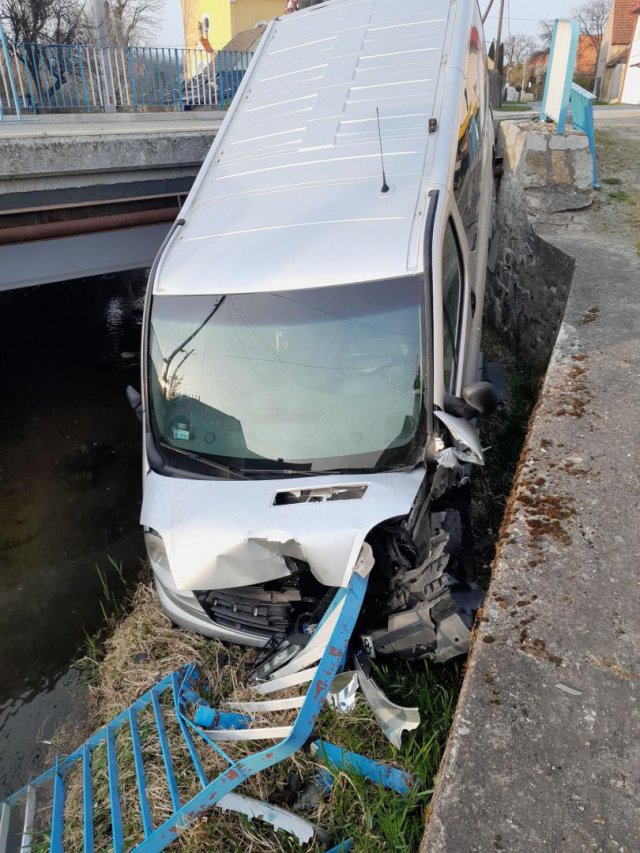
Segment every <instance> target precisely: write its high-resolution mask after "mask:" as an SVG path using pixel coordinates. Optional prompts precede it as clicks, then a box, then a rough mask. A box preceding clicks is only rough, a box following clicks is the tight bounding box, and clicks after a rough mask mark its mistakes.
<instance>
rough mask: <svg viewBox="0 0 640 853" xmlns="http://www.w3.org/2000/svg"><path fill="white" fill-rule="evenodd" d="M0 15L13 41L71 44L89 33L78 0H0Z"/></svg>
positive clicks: (87, 24) (82, 6) (88, 27)
mask: <svg viewBox="0 0 640 853" xmlns="http://www.w3.org/2000/svg"><path fill="white" fill-rule="evenodd" d="M0 17H1V18H2V20H3V23H4V24H5V29H6V32H7V36H8V37H9V38H10V39H11V40H12V41H13V42H45V43H48V44H73V43H74V42H78V41H81V40H86V39H87V38H89V37H90V30H91V22H90V20H89V18H88V17H87V15H86V13H85V6H84V3H83V2H81V0H0Z"/></svg>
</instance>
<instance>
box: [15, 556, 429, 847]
mask: <svg viewBox="0 0 640 853" xmlns="http://www.w3.org/2000/svg"><path fill="white" fill-rule="evenodd" d="M372 567H373V555H372V551H371V547H370V546H369V545H368V544H366V543H365V545H363V547H362V550H361V552H360V556H359V557H358V560H357V562H356V566H355V569H354V572H353V575H352V577H351V580H350V583H349V585H348V586H347V587H346V588H341V589H338V590H337V592H336V594H335V596H334V598H333V601H332V602H331V604H330V605H329V607H328V608H327V609H326V611H325V613H324V615H323V617H322V619H321V621H320V622H319V624H318V625H317V627H316V629H315V630H314V632H313V634H312V636H311V639H310V640H309V642H308V644H307V645H306V646H305V647H304V648H303V649H301V650H300V651H299V652H298V653H297V654H296V655H295V656H294V657H292V658H291V659H290V660H287V661H286V662H285V663H284V664H283V665H282V666H280V667H279V668H277V669H276V670H275V671H274V672H272V673H271V674H270V677H269V680H268V681H265V682H264V683H263V684H260V685H259V686H258V688H257V692H258V693H259V694H261V695H263V696H271V695H272V694H277V693H279V692H280V691H282V690H289V689H290V688H291V687H293V686H297V685H303V684H309V688H308V691H307V692H306V694H304V695H300V696H295V697H291V696H287V697H285V698H277V697H276V698H268V699H264V700H259V701H257V702H227V703H225V705H224V708H223V709H222V710H218V709H215V708H211V707H210V706H209V704H208V703H207V702H206V701H205V699H204V698H203V697H202V696H201V695H200V694H199V693H198V681H199V673H198V670H197V668H196V666H195V665H193V664H190V665H188V666H185V667H183V668H182V669H180V670H177V671H176V672H174V673H172V674H171V675H168V676H166V677H165V678H163V679H162V680H161V681H159V682H158V683H157V684H155V685H154V686H153V687H152V688H151V689H150V690H148V691H147V692H146V693H144V694H143V695H142V696H141V697H140V698H139V699H137V700H136V701H135V702H133V703H132V704H131V705H130V706H129V708H127V709H126V710H124V711H123V712H122V713H121V714H119V715H118V716H117V717H115V719H113V720H112V721H111V722H110V723H108V724H107V725H106V726H104V727H103V728H101V729H100V730H99V731H98V732H96V733H95V734H94V735H92V736H91V737H90V738H89V739H88V740H87V741H85V743H83V744H82V746H80V747H79V748H78V749H77V750H75V752H73V753H71V755H69V756H67V757H66V758H64V759H62V760H59V759H56V762H55V764H54V766H53V767H51V768H49V769H48V770H47V771H46V772H45V773H43V774H42V775H41V776H39V777H38V778H37V779H34V780H33V781H32V782H30V783H29V785H27V786H25V787H24V788H22V789H20V790H19V791H17V792H16V793H15V794H13V795H12V796H11V797H9V799H8V800H6V801H5V802H4V803H3V804H2V810H1V812H0V853H9V851H10V850H12V849H15V846H16V842H17V843H18V844H19V848H20V849H21V851H23V853H26V851H30V850H31V847H32V839H33V836H34V833H35V831H36V829H37V831H38V834H39V837H40V835H41V834H43V837H48V838H49V850H50V851H51V853H62V851H63V837H64V831H65V825H64V820H65V799H66V794H67V790H66V789H67V782H68V778H69V775H70V773H71V771H72V770H74V769H75V770H79V771H80V773H81V778H82V797H83V822H84V826H83V839H84V845H83V846H84V851H85V853H91V851H93V850H94V846H95V842H94V818H95V802H94V779H93V773H94V767H93V762H92V756H93V753H94V751H95V750H96V749H97V748H98V747H101V746H104V747H105V749H106V757H107V761H106V764H107V772H108V790H109V798H110V816H111V826H110V833H109V834H110V837H111V843H112V848H113V851H114V853H124V851H125V850H127V851H138V853H156V851H161V850H164V849H165V848H166V847H168V846H169V845H170V844H171V843H172V842H173V841H175V839H176V836H177V835H178V834H179V833H180V832H181V831H182V830H183V829H184V828H186V827H187V826H189V825H191V824H193V823H194V822H195V821H196V820H197V819H198V818H199V817H201V816H202V815H203V814H205V813H206V812H207V811H209V810H210V809H212V808H213V807H216V806H217V807H218V808H221V809H222V810H223V811H233V812H238V813H240V814H243V815H245V816H247V817H249V818H260V819H261V820H264V821H267V822H268V823H270V824H271V825H272V826H273V827H274V828H275V829H282V830H285V831H287V832H289V833H292V834H293V835H295V836H296V837H297V838H298V839H299V840H300V841H301V842H302V843H306V842H308V841H311V840H312V839H314V838H315V839H316V841H320V843H322V842H323V841H325V840H326V839H323V834H322V832H321V831H320V830H319V829H318V828H317V827H316V826H315V825H313V824H312V823H310V822H309V821H307V820H306V819H305V818H303V817H301V816H300V815H296V814H292V813H291V812H289V811H287V810H285V809H282V808H280V807H279V806H277V805H275V804H271V803H264V802H261V801H259V800H255V799H253V798H251V797H246V796H243V795H240V794H237V793H235V789H236V788H237V787H238V786H239V785H240V784H241V783H242V782H244V781H246V780H247V779H249V778H250V777H251V776H253V775H255V774H257V773H259V772H261V771H262V770H266V769H267V768H268V767H271V766H272V765H274V764H277V763H279V762H281V761H283V760H285V759H287V758H289V757H291V756H292V755H293V754H294V752H296V750H298V749H300V748H302V747H303V746H304V745H305V744H306V743H307V742H308V741H309V739H310V737H311V735H312V733H313V729H314V726H315V722H316V719H317V717H318V714H319V713H320V710H321V708H322V705H323V703H324V702H325V700H326V698H327V695H328V693H329V691H330V690H331V688H332V685H333V684H334V682H335V679H336V676H337V675H338V674H339V673H340V671H341V669H342V667H343V665H344V661H345V659H346V657H347V651H348V645H349V641H350V639H351V636H352V633H353V630H354V627H355V624H356V620H357V618H358V615H359V613H360V610H361V607H362V602H363V600H364V595H365V591H366V588H367V582H368V577H369V573H370V572H371V569H372ZM358 677H359V678H360V676H358ZM167 698H168V699H169V700H170V702H169V703H167V701H166V699H167ZM163 699H164V700H165V701H164V703H163V701H162V700H163ZM145 709H151V711H152V713H153V720H154V724H155V728H152V730H151V733H149V732H148V731H147V727H146V726H145V727H142V726H140V725H139V715H140V713H141V712H142V711H144V710H145ZM288 709H298V715H297V717H296V719H295V721H294V723H293V724H292V725H290V726H266V727H258V728H254V727H253V726H254V724H255V720H256V717H259V718H263V717H264V716H265V715H268V714H269V713H273V712H276V711H281V710H288ZM169 714H172V715H175V720H174V722H177V724H178V728H179V732H180V735H181V737H182V741H183V743H184V746H185V747H186V749H187V752H188V754H189V756H190V759H191V762H192V765H193V767H192V769H193V773H194V774H195V776H196V777H197V778H198V780H199V782H200V787H201V790H200V792H199V793H198V794H196V795H195V796H194V797H192V798H191V799H189V800H188V801H186V802H183V801H182V798H181V796H180V790H179V786H178V784H177V780H176V773H175V769H174V759H173V756H172V751H171V743H170V741H169V738H168V737H167V721H168V715H169ZM123 728H127V729H128V730H129V732H130V743H131V752H132V755H131V756H129V759H132V761H133V766H134V769H135V785H136V788H135V793H133V792H132V791H128V790H124V787H123V786H124V784H125V782H124V780H125V778H126V776H125V774H124V773H121V770H122V762H123V756H122V754H121V752H119V751H118V750H117V749H116V735H117V733H118V730H120V729H123ZM150 737H152V738H155V739H156V741H157V743H159V745H160V750H161V753H162V760H163V765H164V771H165V779H166V786H167V790H168V793H169V797H170V800H171V804H172V814H171V816H170V817H169V818H168V819H167V820H165V821H164V822H163V823H162V824H160V825H159V826H155V825H154V823H153V818H152V813H151V808H150V802H149V794H148V791H147V776H146V771H145V759H144V744H145V743H146V742H147V738H150ZM196 739H201V740H202V741H204V742H205V743H206V744H207V745H208V746H209V747H210V748H211V749H213V750H215V752H216V753H217V754H218V755H219V756H220V757H221V758H223V759H224V760H225V762H226V763H227V764H228V767H227V769H226V770H224V771H223V772H222V773H220V774H219V775H218V776H217V777H216V778H214V779H209V778H208V775H207V772H206V770H205V767H204V765H203V762H202V760H201V758H200V754H199V752H198V749H197V747H196ZM262 740H268V741H274V740H275V741H277V743H276V744H275V745H270V746H268V747H267V748H263V749H261V750H259V751H258V752H256V753H254V754H251V755H248V756H245V757H242V758H240V759H238V760H235V759H233V758H232V757H230V756H229V755H228V754H227V753H226V752H225V751H224V749H223V748H222V747H221V746H220V744H221V743H224V742H238V741H256V742H259V741H262ZM398 742H399V741H398ZM314 749H315V751H316V752H317V754H318V756H319V757H320V758H321V759H322V760H323V761H324V762H325V764H326V765H327V767H328V768H329V769H330V770H332V771H334V772H335V771H336V770H347V771H349V772H353V773H358V774H359V775H362V776H364V777H365V778H368V779H371V780H372V781H373V782H375V783H376V784H379V785H383V786H386V787H389V788H391V789H392V790H395V791H399V792H400V793H406V792H407V791H408V790H409V788H410V787H411V786H412V785H413V780H412V779H411V777H410V776H409V775H408V774H405V773H403V772H402V771H399V770H395V769H394V768H391V767H388V766H387V765H382V764H380V763H378V762H373V761H370V760H369V759H367V758H365V757H364V756H360V755H357V754H355V753H350V752H347V751H346V750H342V749H341V748H340V747H338V746H335V745H333V744H328V743H326V742H324V741H316V742H315V744H314ZM330 781H331V780H330V777H329V776H327V775H324V776H321V777H320V782H321V784H320V783H318V784H319V785H320V790H321V791H322V788H323V787H324V789H325V790H326V789H327V788H328V787H329V785H330ZM131 796H135V797H136V798H137V801H138V805H139V810H140V815H141V825H142V830H143V833H144V838H143V839H141V840H140V841H138V842H132V845H125V841H124V833H123V822H122V812H121V803H122V801H123V799H124V798H125V797H127V798H128V797H131ZM36 813H37V814H38V825H37V827H36V826H35V815H36ZM47 816H48V821H47ZM16 821H17V822H18V823H19V826H18V829H17V831H16V830H15V822H16ZM43 821H47V822H46V825H44V826H43V825H42V822H43ZM38 849H41V848H40V846H39V847H38ZM332 849H334V850H349V849H351V844H350V842H348V841H344V842H342V843H341V844H340V845H338V847H335V848H332Z"/></svg>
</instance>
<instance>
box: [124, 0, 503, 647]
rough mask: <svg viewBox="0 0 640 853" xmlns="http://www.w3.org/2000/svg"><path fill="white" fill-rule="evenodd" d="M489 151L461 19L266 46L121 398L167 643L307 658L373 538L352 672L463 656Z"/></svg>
mask: <svg viewBox="0 0 640 853" xmlns="http://www.w3.org/2000/svg"><path fill="white" fill-rule="evenodd" d="M493 147H494V132H493V122H492V116H491V111H490V107H489V104H488V98H487V59H486V53H485V43H484V36H483V32H482V23H481V16H480V13H479V10H478V7H477V5H476V2H475V0H403V2H402V3H399V2H397V0H330V2H327V3H324V4H322V5H317V6H313V7H311V8H309V9H306V10H304V11H299V12H296V13H295V14H292V15H288V16H286V17H284V18H282V19H278V20H276V21H274V22H273V23H272V24H270V26H269V27H268V29H267V31H266V32H265V34H264V36H263V38H262V40H261V42H260V45H259V47H258V50H257V53H256V55H255V57H254V59H253V62H252V64H251V66H250V68H249V70H248V72H247V74H246V75H245V77H244V80H243V83H242V86H241V88H240V90H239V92H238V94H237V96H236V98H235V100H234V102H233V104H232V106H231V108H230V110H229V112H228V114H227V116H226V118H225V121H224V123H223V125H222V127H221V129H220V131H219V133H218V135H217V137H216V139H215V142H214V144H213V146H212V148H211V151H210V152H209V154H208V156H207V158H206V160H205V163H204V165H203V167H202V169H201V171H200V174H199V175H198V178H197V180H196V182H195V184H194V186H193V189H192V190H191V193H190V195H189V197H188V199H187V202H186V204H185V206H184V208H183V211H182V213H181V218H180V219H179V220H178V221H177V222H176V223H175V226H174V228H173V230H172V231H171V233H170V235H169V237H168V238H167V241H166V243H165V245H164V246H163V248H162V250H161V252H160V254H159V256H158V258H157V260H156V263H155V265H154V268H153V270H152V273H151V277H150V281H149V289H148V296H147V303H146V314H145V321H144V336H143V377H142V382H143V388H142V397H140V395H136V394H135V392H133V391H132V389H130V398H131V399H132V401H133V403H134V404H135V403H138V404H139V409H140V413H141V415H142V417H143V424H144V501H143V508H142V524H143V526H144V529H145V537H146V543H147V550H148V554H149V559H150V561H151V565H152V567H153V571H154V573H155V580H156V587H157V591H158V595H159V598H160V602H161V604H162V606H163V608H164V610H165V611H166V613H167V614H168V616H169V617H170V618H171V619H172V620H173V622H175V623H177V624H178V625H181V626H184V627H187V628H191V629H194V630H197V631H200V632H201V633H203V634H205V635H208V636H211V637H220V638H222V639H223V640H227V641H230V642H237V643H243V644H249V645H255V646H266V647H267V648H268V649H274V648H282V647H283V644H284V646H286V645H290V647H291V648H292V649H293V648H295V647H299V646H300V645H304V643H305V641H306V639H305V638H307V637H308V636H309V634H310V632H311V631H312V630H313V626H314V625H315V624H316V622H317V620H318V615H319V613H321V612H322V608H323V607H325V606H326V600H327V598H329V599H330V598H331V595H332V594H333V590H334V588H336V587H339V586H341V585H346V584H347V582H348V580H349V577H350V573H351V571H352V569H353V566H354V563H355V560H356V558H357V556H358V553H359V551H360V548H361V545H362V543H363V541H364V540H365V539H367V541H369V542H370V543H371V545H372V547H373V552H374V556H375V560H376V564H375V567H374V570H373V573H372V577H371V581H370V584H369V592H368V598H367V602H366V604H365V609H364V611H363V616H362V619H361V626H360V631H361V633H362V635H363V637H364V641H365V644H366V647H367V649H368V651H369V652H370V653H371V654H391V653H396V654H400V655H403V656H405V657H420V656H423V657H424V656H426V657H431V658H436V659H438V660H445V659H447V658H448V657H452V656H454V655H456V654H460V653H462V652H464V651H466V648H467V645H468V638H469V630H470V627H471V624H472V619H473V612H474V611H475V610H476V609H477V608H478V606H479V603H480V601H481V594H480V591H479V590H478V588H477V587H476V586H475V584H474V583H473V580H472V569H471V568H470V566H469V562H470V561H469V559H468V552H469V548H468V545H469V538H468V537H469V524H468V489H467V484H468V479H469V471H470V466H471V465H474V464H477V465H481V464H482V462H483V458H482V449H481V447H480V444H479V441H478V436H477V432H476V427H475V418H477V416H478V414H487V413H490V411H492V410H493V409H494V408H495V394H494V392H493V389H492V388H491V386H488V385H487V383H477V382H476V379H477V372H478V360H479V357H478V352H479V338H480V328H481V321H482V308H483V297H484V279H485V268H486V257H487V245H488V240H489V230H490V218H491V204H492V177H493V169H492V162H493Z"/></svg>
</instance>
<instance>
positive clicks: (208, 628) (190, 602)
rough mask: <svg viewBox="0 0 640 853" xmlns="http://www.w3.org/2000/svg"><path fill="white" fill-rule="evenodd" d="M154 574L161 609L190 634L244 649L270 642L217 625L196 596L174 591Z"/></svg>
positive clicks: (254, 635) (266, 638)
mask: <svg viewBox="0 0 640 853" xmlns="http://www.w3.org/2000/svg"><path fill="white" fill-rule="evenodd" d="M153 574H154V581H155V587H156V592H157V594H158V598H159V600H160V606H161V607H162V609H163V611H164V612H165V614H166V615H167V616H168V617H169V619H170V620H171V621H172V622H173V623H174V624H175V625H179V626H180V627H181V628H186V629H187V630H189V631H197V632H198V633H199V634H203V635H204V636H205V637H211V638H212V639H216V640H222V641H223V642H225V643H238V644H239V645H242V646H256V647H259V648H262V646H264V645H265V644H266V642H267V641H268V640H269V638H270V637H269V636H266V635H262V634H254V633H251V632H249V631H237V630H234V629H233V628H230V627H227V626H223V625H216V624H215V623H214V622H212V621H211V619H209V617H208V616H207V614H206V613H205V612H204V610H203V609H202V607H201V606H200V605H199V604H198V600H197V598H196V597H195V595H194V594H193V593H192V592H182V591H179V590H177V589H175V588H174V589H171V588H170V587H169V586H168V585H165V583H163V580H165V579H164V578H162V579H161V578H160V577H159V576H158V575H159V572H157V571H156V570H155V568H154V573H153Z"/></svg>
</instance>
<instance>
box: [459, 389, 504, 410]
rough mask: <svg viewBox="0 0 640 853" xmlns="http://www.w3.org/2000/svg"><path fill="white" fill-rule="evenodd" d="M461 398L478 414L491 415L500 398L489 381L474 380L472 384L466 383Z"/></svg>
mask: <svg viewBox="0 0 640 853" xmlns="http://www.w3.org/2000/svg"><path fill="white" fill-rule="evenodd" d="M462 399H463V400H464V402H465V403H466V404H467V406H470V407H471V408H472V409H475V411H476V412H477V413H478V414H479V415H484V416H485V417H486V416H487V415H492V414H493V413H494V412H495V411H496V409H497V408H498V405H499V403H500V400H499V399H498V394H497V392H496V389H495V388H494V387H493V385H492V384H491V383H490V382H474V383H473V384H472V385H467V387H466V388H463V389H462Z"/></svg>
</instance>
